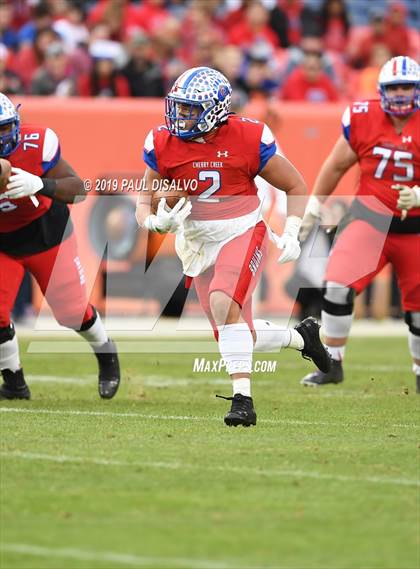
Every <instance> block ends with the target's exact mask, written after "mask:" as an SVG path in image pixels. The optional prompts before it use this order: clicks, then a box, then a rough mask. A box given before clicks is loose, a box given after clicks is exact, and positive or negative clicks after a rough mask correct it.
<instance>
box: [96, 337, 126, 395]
mask: <svg viewBox="0 0 420 569" xmlns="http://www.w3.org/2000/svg"><path fill="white" fill-rule="evenodd" d="M95 356H96V358H97V360H98V364H99V378H98V379H99V383H98V391H99V395H100V396H101V397H102V399H112V398H113V397H114V395H115V394H116V393H117V391H118V387H119V385H120V379H121V375H120V364H119V361H118V353H117V347H116V345H115V344H114V342H113V341H112V340H108V342H106V343H105V344H103V345H102V346H100V347H99V348H95Z"/></svg>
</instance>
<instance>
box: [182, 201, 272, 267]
mask: <svg viewBox="0 0 420 569" xmlns="http://www.w3.org/2000/svg"><path fill="white" fill-rule="evenodd" d="M261 220H262V216H261V207H260V206H259V207H258V209H256V210H254V211H253V212H251V213H248V214H247V215H243V216H242V217H235V218H233V219H223V220H213V221H194V220H188V219H187V220H186V221H185V223H184V228H183V230H182V231H180V232H179V233H177V235H176V239H175V249H176V253H177V255H178V257H179V258H180V259H181V261H182V267H183V271H184V274H186V275H188V276H190V277H196V276H198V275H200V274H201V273H203V272H204V271H205V270H206V269H208V268H209V267H211V266H212V265H214V263H215V262H216V259H217V256H218V254H219V252H220V249H221V248H222V247H223V246H224V245H226V243H229V241H232V239H235V237H238V236H239V235H242V234H243V233H245V232H246V231H248V229H250V228H251V227H254V226H255V225H256V224H257V223H258V222H260V221H261Z"/></svg>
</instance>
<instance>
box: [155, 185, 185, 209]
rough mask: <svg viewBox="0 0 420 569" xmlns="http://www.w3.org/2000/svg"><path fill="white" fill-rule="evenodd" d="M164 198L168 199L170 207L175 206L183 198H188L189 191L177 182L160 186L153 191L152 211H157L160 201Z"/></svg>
mask: <svg viewBox="0 0 420 569" xmlns="http://www.w3.org/2000/svg"><path fill="white" fill-rule="evenodd" d="M162 198H165V199H166V205H167V207H168V208H169V209H172V208H173V207H175V205H176V204H177V203H178V201H179V200H180V199H181V198H186V199H188V192H187V191H186V190H185V189H183V188H180V187H177V186H175V184H168V185H166V186H165V185H163V186H161V187H159V188H158V189H157V190H154V191H153V195H152V213H156V211H157V208H158V205H159V202H160V200H161V199H162Z"/></svg>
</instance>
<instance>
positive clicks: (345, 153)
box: [299, 135, 357, 241]
mask: <svg viewBox="0 0 420 569" xmlns="http://www.w3.org/2000/svg"><path fill="white" fill-rule="evenodd" d="M356 162H357V154H356V153H355V152H354V151H353V149H352V148H351V146H350V144H349V143H348V142H347V140H346V139H345V138H344V136H343V135H340V136H339V138H338V140H337V142H336V143H335V145H334V148H333V149H332V151H331V153H330V155H329V156H328V158H327V159H326V160H325V162H324V164H323V165H322V167H321V170H320V172H319V174H318V177H317V179H316V181H315V185H314V191H313V193H312V195H311V196H310V198H309V200H308V204H307V206H306V209H305V215H304V217H303V221H302V226H301V229H300V232H299V239H300V240H301V241H305V240H306V239H307V237H308V235H309V233H310V232H311V231H312V228H313V226H314V224H315V223H316V221H317V220H318V219H319V218H320V215H321V206H322V203H323V202H324V200H325V199H326V198H327V197H328V196H329V195H330V194H332V193H333V192H334V190H335V188H336V187H337V184H338V182H339V181H340V180H341V178H342V177H343V176H344V174H345V173H346V172H347V171H348V170H349V169H350V168H351V167H352V166H353V165H354V164H355V163H356Z"/></svg>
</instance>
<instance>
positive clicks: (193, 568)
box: [0, 543, 229, 569]
mask: <svg viewBox="0 0 420 569" xmlns="http://www.w3.org/2000/svg"><path fill="white" fill-rule="evenodd" d="M0 551H3V552H6V553H17V554H19V555H31V556H35V557H48V558H50V557H57V558H61V559H77V560H78V561H93V562H95V561H96V562H98V563H99V562H102V563H104V562H105V563H116V564H119V565H132V566H134V567H165V568H171V569H176V568H179V569H183V568H185V569H224V568H225V567H229V565H228V564H227V563H225V562H223V563H222V562H220V561H211V560H206V559H182V558H181V559H180V558H177V557H151V556H139V555H131V554H128V553H114V552H111V551H92V550H86V549H75V548H70V547H66V548H55V547H41V546H39V545H32V544H26V543H4V544H2V545H1V546H0Z"/></svg>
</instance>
